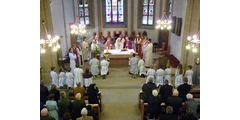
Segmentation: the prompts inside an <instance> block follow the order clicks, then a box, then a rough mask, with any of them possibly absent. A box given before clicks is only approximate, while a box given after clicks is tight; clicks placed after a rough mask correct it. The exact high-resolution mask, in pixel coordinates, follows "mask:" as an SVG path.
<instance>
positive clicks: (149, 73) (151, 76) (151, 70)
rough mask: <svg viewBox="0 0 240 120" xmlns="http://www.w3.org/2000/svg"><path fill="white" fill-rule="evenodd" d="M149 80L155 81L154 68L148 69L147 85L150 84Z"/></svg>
mask: <svg viewBox="0 0 240 120" xmlns="http://www.w3.org/2000/svg"><path fill="white" fill-rule="evenodd" d="M149 78H153V79H155V70H154V69H153V68H150V69H148V71H147V79H146V82H145V83H148V80H149Z"/></svg>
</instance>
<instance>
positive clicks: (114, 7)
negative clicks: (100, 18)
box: [106, 0, 124, 23]
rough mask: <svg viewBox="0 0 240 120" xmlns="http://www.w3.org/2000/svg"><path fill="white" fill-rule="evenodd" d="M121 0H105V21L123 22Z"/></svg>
mask: <svg viewBox="0 0 240 120" xmlns="http://www.w3.org/2000/svg"><path fill="white" fill-rule="evenodd" d="M123 7H124V5H123V0H106V22H107V23H123V22H124V12H123Z"/></svg>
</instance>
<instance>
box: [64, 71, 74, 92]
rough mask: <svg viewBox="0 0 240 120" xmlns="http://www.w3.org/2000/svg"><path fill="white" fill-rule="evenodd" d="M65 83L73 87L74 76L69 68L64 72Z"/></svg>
mask: <svg viewBox="0 0 240 120" xmlns="http://www.w3.org/2000/svg"><path fill="white" fill-rule="evenodd" d="M66 84H67V85H68V87H71V88H73V84H74V76H73V73H72V72H71V69H68V72H67V73H66Z"/></svg>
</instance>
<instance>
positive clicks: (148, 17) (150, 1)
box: [142, 0, 154, 25]
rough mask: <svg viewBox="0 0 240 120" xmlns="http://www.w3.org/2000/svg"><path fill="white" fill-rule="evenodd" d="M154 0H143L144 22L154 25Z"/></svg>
mask: <svg viewBox="0 0 240 120" xmlns="http://www.w3.org/2000/svg"><path fill="white" fill-rule="evenodd" d="M153 16H154V0H143V13H142V24H143V25H153V18H154V17H153Z"/></svg>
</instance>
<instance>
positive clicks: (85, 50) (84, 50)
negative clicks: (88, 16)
mask: <svg viewBox="0 0 240 120" xmlns="http://www.w3.org/2000/svg"><path fill="white" fill-rule="evenodd" d="M82 54H83V61H87V60H88V43H87V39H86V38H85V39H84V41H83V43H82Z"/></svg>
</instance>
